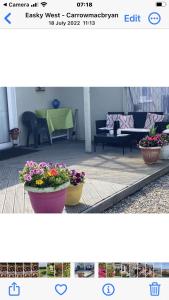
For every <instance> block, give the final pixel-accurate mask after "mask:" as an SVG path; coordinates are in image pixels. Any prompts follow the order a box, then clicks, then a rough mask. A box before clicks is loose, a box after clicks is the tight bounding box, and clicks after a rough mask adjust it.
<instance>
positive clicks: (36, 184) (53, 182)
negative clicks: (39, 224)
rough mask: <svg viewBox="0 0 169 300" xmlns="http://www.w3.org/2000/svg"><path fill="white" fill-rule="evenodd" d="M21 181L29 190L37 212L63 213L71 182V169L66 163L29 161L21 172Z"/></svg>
mask: <svg viewBox="0 0 169 300" xmlns="http://www.w3.org/2000/svg"><path fill="white" fill-rule="evenodd" d="M19 179H20V182H22V183H24V186H25V190H26V191H28V194H29V197H30V201H31V205H32V207H33V209H34V211H35V212H36V213H61V212H62V211H63V208H64V205H65V199H66V189H67V187H68V186H69V184H70V181H69V171H68V169H67V168H66V167H65V165H64V164H54V163H46V162H41V163H37V162H34V161H27V162H26V164H25V166H24V168H23V170H22V171H20V172H19Z"/></svg>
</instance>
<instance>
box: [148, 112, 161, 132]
mask: <svg viewBox="0 0 169 300" xmlns="http://www.w3.org/2000/svg"><path fill="white" fill-rule="evenodd" d="M163 120H164V115H158V114H151V113H148V114H147V118H146V122H145V126H144V128H146V129H151V128H153V127H154V126H155V123H156V122H162V121H163Z"/></svg>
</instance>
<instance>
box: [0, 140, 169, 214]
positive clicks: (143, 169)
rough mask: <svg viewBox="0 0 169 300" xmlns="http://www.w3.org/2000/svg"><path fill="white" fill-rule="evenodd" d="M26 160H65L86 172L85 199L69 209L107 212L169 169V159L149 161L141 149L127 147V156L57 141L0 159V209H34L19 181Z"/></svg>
mask: <svg viewBox="0 0 169 300" xmlns="http://www.w3.org/2000/svg"><path fill="white" fill-rule="evenodd" d="M26 160H35V161H39V162H40V161H55V162H65V163H66V164H67V165H68V166H69V167H72V168H76V169H79V170H82V171H84V172H86V174H87V179H86V184H85V185H84V190H83V195H82V199H81V203H80V204H79V205H78V206H75V207H66V208H65V212H67V213H82V212H84V213H89V212H91V213H92V212H95V213H100V212H103V211H104V210H106V209H108V208H109V207H112V206H113V204H115V203H117V202H119V201H120V200H121V199H124V198H126V197H127V196H129V195H130V194H132V193H134V192H136V191H137V190H139V189H140V188H142V187H143V186H145V185H146V184H148V183H149V182H152V181H153V180H155V179H156V178H158V177H160V176H162V175H164V174H166V173H168V172H169V162H168V161H167V162H166V161H160V162H158V163H157V164H155V165H152V166H147V165H145V164H144V163H143V160H142V158H141V155H140V152H139V150H133V152H132V153H131V152H129V150H126V153H125V155H124V156H123V155H122V150H121V149H120V148H119V149H118V148H111V147H107V148H105V150H102V148H101V147H97V152H96V153H91V154H87V153H85V152H84V144H83V143H80V142H70V141H65V140H63V141H57V142H56V143H55V144H53V145H52V146H48V145H45V146H42V147H41V148H40V151H38V152H36V153H31V154H28V155H26V156H20V157H16V158H11V159H8V160H6V161H0V213H33V211H32V208H31V205H30V202H29V197H28V194H27V193H26V192H24V188H23V185H22V184H19V183H18V171H19V170H20V169H22V167H23V165H24V163H25V161H26Z"/></svg>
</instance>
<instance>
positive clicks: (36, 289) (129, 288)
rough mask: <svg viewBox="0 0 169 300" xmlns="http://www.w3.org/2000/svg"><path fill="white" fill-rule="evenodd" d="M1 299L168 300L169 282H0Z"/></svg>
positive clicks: (18, 280) (145, 280) (148, 280)
mask: <svg viewBox="0 0 169 300" xmlns="http://www.w3.org/2000/svg"><path fill="white" fill-rule="evenodd" d="M0 294H1V299H3V300H6V299H10V298H11V297H15V298H19V299H24V300H28V299H31V300H34V299H36V300H37V299H43V300H45V299H46V300H48V299H51V300H53V299H59V298H63V299H70V300H72V299H73V300H76V299H77V300H79V299H92V300H95V299H98V300H99V299H106V298H107V297H109V296H112V297H113V298H114V299H117V300H123V299H126V297H127V299H130V300H135V299H138V300H139V299H145V300H146V299H152V298H153V297H159V298H161V299H167V298H168V296H169V280H168V279H158V280H157V279H153V280H150V279H143V280H138V279H128V280H125V279H123V278H119V279H109V280H105V279H102V280H100V279H96V278H95V279H89V280H85V279H81V280H76V279H75V278H74V279H72V278H71V279H47V278H46V279H45V278H43V279H42V278H41V279H39V280H34V279H28V278H26V279H21V278H19V279H18V278H15V279H2V280H1V281H0Z"/></svg>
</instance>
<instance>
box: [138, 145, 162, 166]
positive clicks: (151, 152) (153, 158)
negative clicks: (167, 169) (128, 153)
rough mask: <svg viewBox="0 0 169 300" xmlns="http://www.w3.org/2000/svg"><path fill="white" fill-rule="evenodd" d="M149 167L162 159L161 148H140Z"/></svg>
mask: <svg viewBox="0 0 169 300" xmlns="http://www.w3.org/2000/svg"><path fill="white" fill-rule="evenodd" d="M139 148H140V149H141V153H142V156H143V159H144V162H145V163H146V164H147V165H151V164H154V163H156V162H157V161H158V160H159V159H160V151H161V147H141V146H140V147H139Z"/></svg>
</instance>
